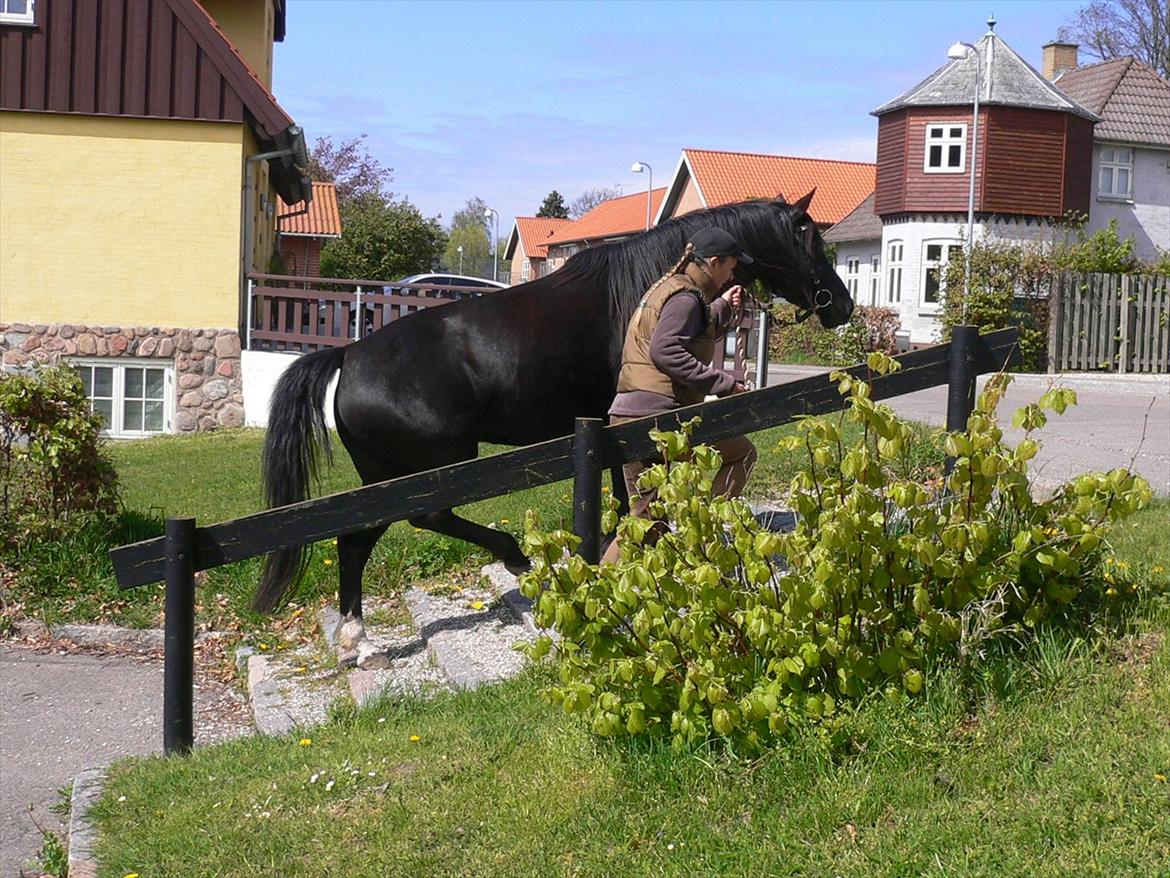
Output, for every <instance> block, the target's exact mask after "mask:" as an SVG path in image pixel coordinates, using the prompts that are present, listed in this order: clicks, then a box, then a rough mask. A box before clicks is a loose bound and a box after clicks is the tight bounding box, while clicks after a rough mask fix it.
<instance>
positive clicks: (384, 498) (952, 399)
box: [110, 327, 1019, 753]
mask: <svg viewBox="0 0 1170 878" xmlns="http://www.w3.org/2000/svg"><path fill="white" fill-rule="evenodd" d="M897 359H898V361H899V362H900V363H901V365H902V368H901V369H900V370H899V371H898V372H895V373H894V374H892V375H885V376H877V377H874V376H872V375H871V374H870V370H869V368H868V367H867V366H865V365H864V364H861V365H857V366H853V367H850V368H848V369H846V370H844V371H846V372H848V373H850V374H851V375H853V376H855V377H858V378H864V379H872V385H873V391H872V394H871V395H872V398H873V399H874V400H882V399H888V398H890V397H894V396H900V395H902V394H905V393H912V392H914V391H916V390H924V389H926V388H928V387H937V386H939V385H942V384H948V383H949V385H950V391H949V395H948V404H947V428H948V429H949V430H960V429H963V428H964V427H965V425H966V420H967V416H968V415H969V414H970V412H971V408H972V406H973V404H974V398H975V378H976V376H977V375H979V374H981V373H986V372H994V371H998V370H1000V369H1002V368H1004V367H1005V366H1011V365H1015V364H1016V363H1018V361H1019V345H1018V340H1017V331H1016V330H1015V329H1004V330H1000V331H998V332H994V333H990V334H988V335H984V336H980V335H979V334H978V331H977V330H976V329H975V328H974V327H957V328H956V329H955V332H954V338H953V340H952V342H950V343H949V344H944V345H936V346H934V347H930V348H923V349H921V350H917V351H913V352H911V353H908V354H903V355H902V356H900V357H898V358H897ZM844 405H845V402H844V400H843V398H842V397H841V396H840V394H838V392H837V388H836V385H835V384H834V383H833V382H831V381H829V380H828V378H827V376H825V375H817V376H813V377H811V378H806V379H803V380H800V381H794V382H790V383H787V384H781V385H776V386H774V387H768V388H764V389H762V390H755V391H751V392H749V393H744V394H740V395H737V396H734V397H728V398H724V399H718V400H714V401H711V402H705V403H700V404H698V405H693V406H687V407H686V408H681V409H677V410H675V411H673V412H671V413H669V414H664V415H658V416H655V417H648V418H642V419H640V420H638V421H632V422H630V423H627V424H622V425H621V426H617V427H605V426H603V425H602V423H601V421H598V420H594V419H579V420H578V422H577V428H576V432H575V434H574V435H572V436H562V437H561V438H559V439H552V440H549V441H547V442H541V443H538V444H536V445H529V446H525V447H524V448H518V449H516V450H514V451H508V452H504V453H501V454H495V455H492V456H490V457H485V458H479V459H477V460H471V461H467V462H465V463H459V464H453V465H451V466H446V467H440V468H438V469H433V470H428V471H426V472H422V473H417V474H415V475H411V476H404V477H402V478H398V479H392V480H390V481H386V482H379V483H377V484H374V485H367V486H364V487H361V488H355V489H353V490H351V491H345V492H341V493H337V494H331V495H328V496H325V497H319V498H314V499H312V500H306V501H304V502H302V503H295V504H292V505H289V506H282V507H280V508H277V509H270V510H268V511H266V512H259V513H256V514H255V515H248V516H245V517H243V518H237V519H234V520H232V521H226V522H222V523H220V524H213V525H210V526H208V527H196V526H195V522H194V520H193V519H169V520H168V522H167V530H166V535H165V536H163V537H157V538H155V539H151V540H145V541H143V542H140V543H134V544H131V545H128V546H122V547H120V548H117V549H114V550H112V551H111V553H110V556H111V558H112V560H113V565H114V573H115V575H116V576H117V579H118V583H119V585H120V586H121V587H122V588H133V587H136V586H141V585H147V584H149V583H152V582H158V581H160V580H165V581H166V587H167V603H166V609H167V612H166V638H165V640H166V651H167V657H166V666H165V671H164V695H163V697H164V730H163V745H164V750H165V751H166V752H167V753H171V752H176V751H178V752H185V751H186V750H189V749H190V747H191V744H192V741H193V728H192V707H191V691H192V673H193V661H192V659H191V655H192V651H193V649H194V636H193V635H194V625H193V610H192V608H193V606H194V593H195V591H194V590H195V585H194V573H195V571H197V570H207V569H209V568H212V567H219V566H221V565H223V564H230V563H232V562H234V561H242V560H244V559H246V558H251V557H254V556H256V555H263V554H267V553H268V552H271V551H274V550H276V549H282V548H291V547H294V546H300V545H305V544H308V543H312V542H317V541H319V540H325V539H330V538H332V537H336V536H340V535H342V534H347V533H353V532H357V531H361V530H365V529H367V528H370V527H374V526H378V525H383V524H392V523H394V522H397V521H403V520H405V519H407V518H411V517H413V516H417V515H425V514H427V513H431V512H438V511H440V510H443V509H450V508H453V507H456V506H462V505H465V504H467V503H473V502H476V501H479V500H486V499H488V498H491V497H497V496H501V495H504V494H510V493H513V492H515V491H521V490H525V489H528V488H533V487H537V486H540V485H546V484H549V483H551V482H556V481H560V480H562V479H567V478H570V477H574V478H575V485H574V492H573V520H574V530H575V532H576V533H577V535H578V536H580V537H581V539H582V543H581V546H580V548H579V552H580V554H581V556H582V557H583V558H585V560H587V561H589V562H590V563H596V562H597V559H598V553H599V549H600V533H599V531H600V509H601V473H602V471H603V470H604V469H607V468H609V467H612V466H617V465H621V464H623V463H626V462H629V461H632V460H640V459H644V458H647V457H650V456H652V455H653V454H654V443H653V441H652V440H651V439H650V437H649V432H650V430H651V429H652V428H654V427H657V428H659V429H668V430H669V429H674V428H676V427H677V426H678V425H679V424H681V423H684V422H686V421H688V420H690V419H691V418H693V417H695V416H699V417H701V419H702V422H701V423H700V424H699V425H698V427H697V428H696V429H695V431H694V434H693V438H694V441H696V442H714V441H716V440H719V439H726V438H728V437H731V436H738V435H741V434H744V433H753V432H756V431H758V430H763V429H767V428H769V427H775V426H778V425H780V424H784V423H787V422H789V421H792V420H794V419H795V418H798V417H801V416H807V415H820V414H827V413H830V412H834V411H839V410H840V409H841V408H842V407H843V406H844Z"/></svg>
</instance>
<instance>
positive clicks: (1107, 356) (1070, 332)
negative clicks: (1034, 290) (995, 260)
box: [1048, 273, 1170, 373]
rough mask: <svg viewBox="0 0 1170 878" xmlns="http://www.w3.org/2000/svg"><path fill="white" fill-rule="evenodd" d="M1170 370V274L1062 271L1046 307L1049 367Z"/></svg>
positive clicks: (1107, 369) (1050, 369) (1058, 370)
mask: <svg viewBox="0 0 1170 878" xmlns="http://www.w3.org/2000/svg"><path fill="white" fill-rule="evenodd" d="M1100 370H1105V371H1110V372H1119V373H1126V372H1170V276H1167V275H1151V274H1146V275H1139V274H1072V273H1068V274H1063V275H1060V276H1058V277H1057V278H1055V282H1054V283H1053V285H1052V291H1051V293H1050V294H1049V305H1048V371H1049V372H1064V371H1100Z"/></svg>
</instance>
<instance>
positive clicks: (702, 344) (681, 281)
mask: <svg viewBox="0 0 1170 878" xmlns="http://www.w3.org/2000/svg"><path fill="white" fill-rule="evenodd" d="M682 292H692V293H697V294H698V295H699V297H700V298H701V299H702V300H703V307H704V310H705V311H706V310H707V308H708V307H709V306H710V304H711V303H712V302H713V301H715V299H716V298H717V297H718V295H719V291H718V290H717V289H715V286H714V284H713V283H712V282H711V277H710V275H708V274H707V272H705V271H704V270H703V269H702V268H700V267H699V266H698V265H697V264H695V263H693V262H692V263H691V264H690V265H688V266H687V267H686V270H685V272H684V273H682V274H672V275H669V276H668V277H666V278H664V279H663V280H660V281H659V282H658V283H656V284H655V285H654V286H652V287H650V289H649V290H647V291H646V294H645V295H644V296H642V301H641V302H639V303H638V307H637V308H636V309H635V310H634V316H633V317H631V318H630V325H629V327H628V328H627V329H626V341H625V345H624V347H623V348H622V370H621V372H620V373H619V375H618V386H617V389H618V393H629V392H630V391H632V390H649V391H652V392H654V393H660V394H662V395H663V396H671V397H674V398H675V399H676V400H678V402H679V403H681V404H682V405H691V404H692V403H696V402H702V401H703V393H702V391H698V390H693V389H692V388H690V387H687V386H686V385H683V384H678V383H676V382H674V381H672V380H671V378H670V376H669V375H667V374H666V373H665V372H662V371H660V370H659V369H658V367H657V366H655V365H654V363H653V362H651V360H650V339H651V338H653V336H654V328H655V327H656V326H658V318H659V317H660V316H661V314H662V309H663V307H664V306H665V305H666V303H667V301H668V300H669V299H670V298H671V297H672V296H676V295H678V294H679V293H682ZM714 332H715V327H714V324H713V323H712V322H711V320H710V313H709V312H708V313H707V328H706V330H704V332H702V333H701V334H700V335H698V336H696V337H695V339H694V340H693V341H691V342H690V343H689V344H688V345H687V350H688V351H690V352H691V353H692V354H693V355H694V356H695V359H697V360H698V361H699V362H701V363H710V362H711V360H712V359H713V358H714V355H715V335H714Z"/></svg>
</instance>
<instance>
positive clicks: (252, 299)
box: [244, 278, 256, 351]
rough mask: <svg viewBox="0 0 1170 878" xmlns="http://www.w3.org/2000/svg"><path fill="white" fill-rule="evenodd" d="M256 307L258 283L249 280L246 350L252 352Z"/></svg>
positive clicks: (245, 319) (245, 334) (245, 328)
mask: <svg viewBox="0 0 1170 878" xmlns="http://www.w3.org/2000/svg"><path fill="white" fill-rule="evenodd" d="M255 307H256V281H254V280H252V279H251V278H248V316H247V317H245V318H244V350H246V351H250V350H252V318H253V309H254V308H255Z"/></svg>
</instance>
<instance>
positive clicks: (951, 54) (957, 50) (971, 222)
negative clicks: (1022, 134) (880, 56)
mask: <svg viewBox="0 0 1170 878" xmlns="http://www.w3.org/2000/svg"><path fill="white" fill-rule="evenodd" d="M988 23H989V24H990V22H988ZM972 52H974V53H975V102H974V106H973V109H972V111H971V182H970V185H969V186H968V189H967V246H966V247H965V248H964V250H965V252H964V256H965V257H966V259H965V262H966V264H965V265H964V266H963V318H964V320H965V319H966V317H967V302H968V301H969V300H970V298H971V247H972V246H973V242H974V235H975V162H976V159H977V157H978V155H979V90H980V88H981V87H982V84H981V82H980V77H981V74H982V72H983V56H982V55H981V54H980V52H979V49H977V48H976V47H975V46H973V45H971V44H970V43H964V42H958V43H955V44H954V45H952V46H951V47H950V48H949V49H947V57H948V58H950V59H952V60H954V61H961V60H962V59H964V58H968V57H970V55H971V53H972Z"/></svg>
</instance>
